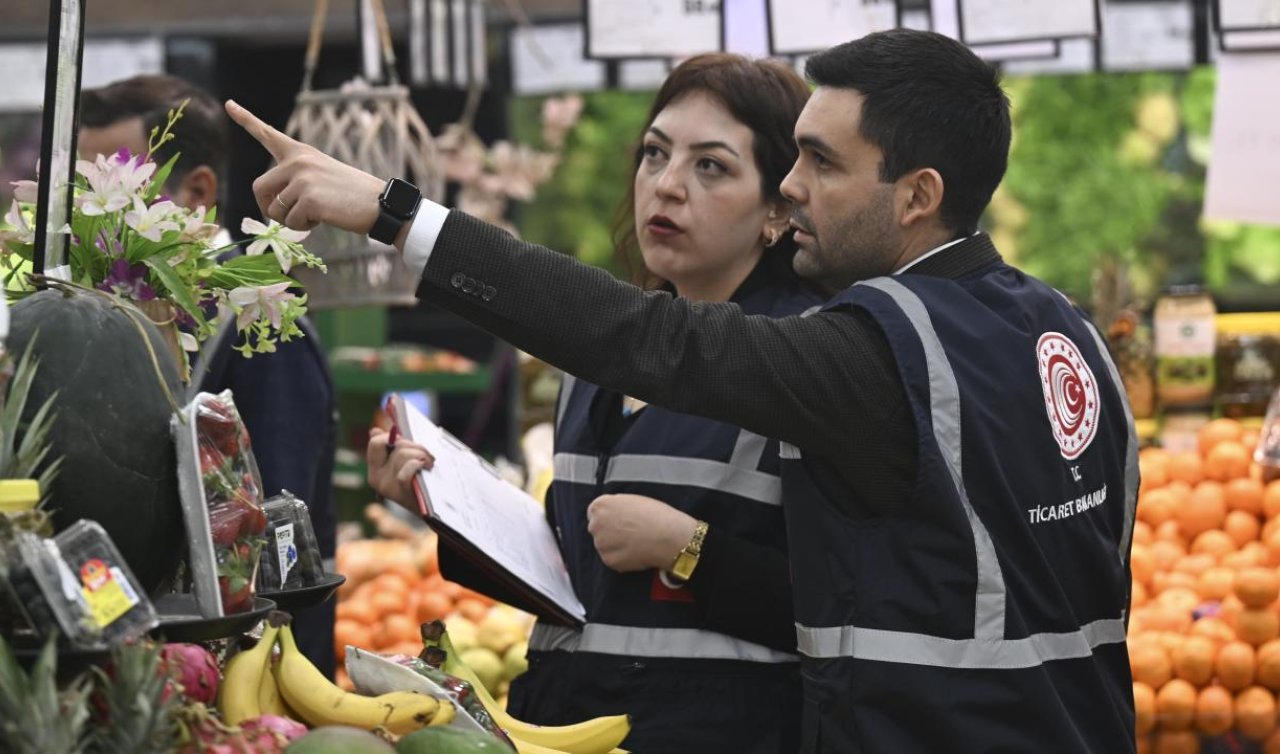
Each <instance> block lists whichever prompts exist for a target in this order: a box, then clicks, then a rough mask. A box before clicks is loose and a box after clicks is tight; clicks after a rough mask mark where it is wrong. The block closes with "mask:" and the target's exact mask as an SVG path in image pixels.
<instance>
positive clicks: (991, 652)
mask: <svg viewBox="0 0 1280 754" xmlns="http://www.w3.org/2000/svg"><path fill="white" fill-rule="evenodd" d="M796 638H797V640H798V641H799V645H800V651H801V652H803V653H804V654H805V655H806V656H808V657H815V658H823V659H831V658H836V657H854V658H857V659H859V660H877V661H880V662H898V663H903V664H906V665H929V666H931V667H939V668H983V669H991V670H1015V669H1018V668H1033V667H1036V666H1037V665H1042V664H1044V663H1046V662H1051V661H1053V660H1071V659H1075V658H1079V657H1088V656H1090V655H1091V654H1093V650H1094V648H1095V647H1098V646H1101V645H1103V644H1118V643H1120V642H1123V641H1124V640H1125V627H1124V620H1123V619H1122V618H1105V619H1103V620H1098V621H1094V622H1093V623H1088V624H1086V625H1084V626H1083V627H1081V628H1080V629H1079V630H1077V631H1066V632H1063V633H1044V634H1032V635H1031V636H1028V637H1027V638H1025V639H1000V640H997V641H990V640H986V639H943V638H940V637H937V636H928V635H926V634H911V633H906V632H903V631H883V630H880V629H874V628H858V627H856V626H832V627H830V628H810V627H808V626H802V625H800V624H798V623H797V624H796Z"/></svg>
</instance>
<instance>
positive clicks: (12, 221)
mask: <svg viewBox="0 0 1280 754" xmlns="http://www.w3.org/2000/svg"><path fill="white" fill-rule="evenodd" d="M4 219H5V222H7V223H8V224H9V229H7V230H0V241H17V242H18V243H20V244H23V245H30V244H33V243H35V242H36V231H35V228H34V227H32V226H31V225H29V224H28V223H27V217H26V215H24V214H22V208H21V207H19V206H18V200H17V199H14V200H13V203H11V204H10V205H9V211H8V212H7V213H6V214H5V216H4Z"/></svg>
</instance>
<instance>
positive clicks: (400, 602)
mask: <svg viewBox="0 0 1280 754" xmlns="http://www.w3.org/2000/svg"><path fill="white" fill-rule="evenodd" d="M369 603H370V604H371V605H373V609H374V610H376V611H378V615H379V616H381V617H383V618H385V617H386V616H388V615H395V614H396V613H399V612H402V611H403V610H404V607H405V599H404V595H403V594H398V593H395V592H375V593H374V595H373V597H372V598H370V600H369Z"/></svg>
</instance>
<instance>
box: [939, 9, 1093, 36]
mask: <svg viewBox="0 0 1280 754" xmlns="http://www.w3.org/2000/svg"><path fill="white" fill-rule="evenodd" d="M1094 3H1095V0H960V23H961V35H960V39H962V40H963V41H964V42H965V43H967V44H994V43H997V42H1017V41H1020V40H1026V39H1046V38H1052V39H1062V38H1070V37H1094V36H1097V34H1098V16H1097V6H1096V5H1095V4H1094Z"/></svg>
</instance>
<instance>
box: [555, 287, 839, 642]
mask: <svg viewBox="0 0 1280 754" xmlns="http://www.w3.org/2000/svg"><path fill="white" fill-rule="evenodd" d="M761 272H762V270H757V272H756V273H753V274H759V273H761ZM734 301H735V302H736V303H737V304H738V305H739V306H741V307H742V309H743V311H744V312H746V313H747V314H764V315H769V316H774V317H782V316H787V315H792V314H798V313H800V312H803V311H805V310H806V309H808V308H810V307H815V306H816V305H818V304H820V303H821V302H822V297H821V296H819V295H817V294H816V293H814V292H813V291H811V290H810V289H808V288H807V287H805V286H804V285H802V284H801V283H800V282H799V281H795V282H778V281H776V280H770V281H769V282H768V283H767V284H764V285H762V286H758V287H756V288H755V289H754V290H752V291H750V292H748V293H745V294H743V295H741V296H736V297H735V298H734ZM600 393H601V389H600V388H599V387H597V386H595V385H592V384H590V383H586V382H583V381H577V380H574V379H573V378H572V377H567V376H566V379H565V383H564V386H563V387H562V389H561V395H560V401H559V404H558V406H557V417H556V433H555V458H554V462H555V477H554V481H553V482H552V485H551V490H550V494H549V495H548V505H549V506H550V518H551V520H552V522H553V524H554V526H555V529H556V532H557V534H558V536H559V539H560V548H561V551H562V552H563V554H564V559H565V565H566V567H567V568H568V570H569V575H570V578H571V580H572V581H573V586H574V589H575V591H576V592H577V595H578V598H579V599H580V600H581V601H582V603H583V605H584V606H585V607H586V611H587V625H586V626H585V627H584V628H583V631H582V632H581V634H580V635H576V634H569V633H566V631H564V630H563V629H556V628H555V627H551V626H544V625H541V624H540V625H539V626H538V627H537V628H536V629H535V631H534V635H533V637H532V639H531V642H530V649H531V650H534V651H538V650H547V649H566V650H573V651H580V652H595V653H600V654H607V655H621V656H626V657H635V658H658V657H670V658H686V659H707V660H741V661H749V662H764V663H780V662H796V661H797V659H798V658H797V657H796V656H795V655H793V654H791V653H786V652H779V651H777V650H775V649H771V648H769V647H765V646H762V645H759V644H755V643H752V642H748V641H745V640H742V639H738V638H735V637H732V636H728V635H725V634H721V633H717V632H712V631H706V630H702V629H699V628H698V619H697V614H696V612H695V607H694V604H693V596H692V594H691V593H689V592H688V591H687V590H684V589H674V590H673V589H670V588H668V587H667V586H666V585H664V584H662V583H661V581H660V580H659V578H658V574H657V572H656V571H644V572H635V573H618V572H616V571H613V570H611V569H609V568H608V567H606V566H605V565H604V563H603V562H602V561H601V560H600V556H599V554H598V553H597V552H596V549H595V544H594V541H593V539H592V537H591V534H590V533H589V532H588V531H587V517H586V516H587V507H588V506H589V505H590V504H591V502H592V501H593V500H595V499H596V498H597V497H599V496H600V495H604V494H621V493H631V494H637V495H647V496H649V497H653V498H656V499H658V500H661V501H663V502H665V503H667V504H669V505H671V506H673V507H675V508H678V509H680V510H682V511H684V512H685V513H688V514H689V515H691V516H693V517H695V518H698V519H701V520H704V521H707V522H708V523H710V525H711V527H712V528H713V529H717V530H720V531H724V532H728V533H731V534H733V535H734V536H737V537H741V538H743V539H746V540H748V541H751V542H754V543H756V544H760V545H765V546H768V547H776V548H777V549H779V550H784V549H785V548H786V532H785V524H784V521H783V514H782V507H781V502H782V482H781V479H780V477H779V458H778V443H777V441H776V440H769V439H766V438H764V437H762V436H760V435H756V434H754V433H751V432H747V431H744V430H741V429H739V428H737V427H733V426H730V425H728V424H724V423H721V422H717V421H712V420H709V419H704V418H700V417H696V416H690V415H688V414H680V413H676V412H673V411H668V410H666V409H664V408H661V407H659V406H648V407H646V408H644V409H643V410H641V411H640V413H639V414H637V415H636V416H634V417H633V418H632V420H631V423H630V424H629V426H627V428H626V429H625V430H624V431H623V432H622V434H621V435H620V436H619V437H618V438H617V439H616V442H614V443H613V445H612V447H604V446H602V443H601V438H600V437H599V432H598V430H597V428H595V427H593V422H592V405H593V403H595V402H596V401H597V397H598V396H599V395H600ZM606 397H608V396H606ZM618 408H619V409H620V408H621V406H620V404H619V405H618Z"/></svg>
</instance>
